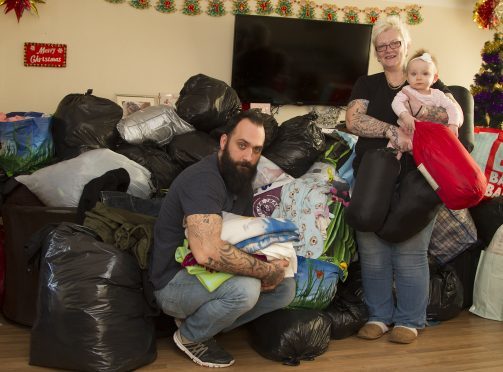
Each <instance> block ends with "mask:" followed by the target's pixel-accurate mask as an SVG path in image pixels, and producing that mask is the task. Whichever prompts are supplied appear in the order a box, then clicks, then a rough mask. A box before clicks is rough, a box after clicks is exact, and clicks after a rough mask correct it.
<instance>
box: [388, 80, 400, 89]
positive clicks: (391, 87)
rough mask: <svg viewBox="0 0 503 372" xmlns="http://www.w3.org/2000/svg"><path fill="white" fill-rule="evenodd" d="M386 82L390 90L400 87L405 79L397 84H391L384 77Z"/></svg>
mask: <svg viewBox="0 0 503 372" xmlns="http://www.w3.org/2000/svg"><path fill="white" fill-rule="evenodd" d="M386 83H387V84H388V87H389V89H391V90H398V89H401V88H402V87H403V85H404V84H405V80H404V81H402V82H401V83H400V84H398V85H391V84H390V82H389V81H388V79H386Z"/></svg>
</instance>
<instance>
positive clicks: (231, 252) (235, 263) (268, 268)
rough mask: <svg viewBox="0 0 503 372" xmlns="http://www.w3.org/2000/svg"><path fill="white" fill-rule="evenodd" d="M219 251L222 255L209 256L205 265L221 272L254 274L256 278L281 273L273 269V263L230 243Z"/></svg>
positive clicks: (274, 275) (269, 276)
mask: <svg viewBox="0 0 503 372" xmlns="http://www.w3.org/2000/svg"><path fill="white" fill-rule="evenodd" d="M219 253H220V255H219V256H220V257H218V259H217V258H213V257H209V258H208V261H207V262H206V263H205V266H207V267H210V268H212V269H214V270H217V271H221V272H226V273H231V274H239V275H244V276H252V277H255V278H265V277H268V278H269V279H271V278H272V277H271V275H272V276H273V277H276V276H279V275H281V272H276V271H274V270H272V269H273V266H272V265H268V264H267V263H265V262H262V261H260V260H257V259H256V258H255V257H253V256H252V255H249V254H248V253H245V252H242V251H240V250H239V249H237V248H236V247H234V246H233V245H231V244H229V243H225V244H224V245H223V246H222V247H221V248H220V252H219Z"/></svg>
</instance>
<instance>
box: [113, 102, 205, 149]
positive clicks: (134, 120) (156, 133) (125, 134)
mask: <svg viewBox="0 0 503 372" xmlns="http://www.w3.org/2000/svg"><path fill="white" fill-rule="evenodd" d="M117 130H118V131H119V133H120V135H121V137H122V138H123V139H124V140H126V141H127V142H129V143H133V144H139V143H143V142H145V141H149V140H150V141H154V142H156V143H157V144H158V145H161V146H162V145H165V144H167V143H169V142H170V141H171V139H172V138H173V137H174V136H176V135H179V134H183V133H187V132H191V131H193V130H195V128H194V127H193V126H192V125H191V124H189V123H187V122H186V121H185V120H183V119H181V118H180V117H179V116H178V115H177V113H176V112H175V109H174V108H173V107H169V106H166V105H158V106H149V107H147V108H145V109H143V110H139V111H136V112H134V113H132V114H131V115H129V116H127V117H125V118H124V119H121V120H120V121H119V123H117Z"/></svg>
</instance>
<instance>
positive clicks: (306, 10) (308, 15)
mask: <svg viewBox="0 0 503 372" xmlns="http://www.w3.org/2000/svg"><path fill="white" fill-rule="evenodd" d="M299 5H300V10H299V13H298V17H299V18H301V19H313V18H314V7H315V5H316V4H314V2H312V1H309V0H301V1H300V3H299Z"/></svg>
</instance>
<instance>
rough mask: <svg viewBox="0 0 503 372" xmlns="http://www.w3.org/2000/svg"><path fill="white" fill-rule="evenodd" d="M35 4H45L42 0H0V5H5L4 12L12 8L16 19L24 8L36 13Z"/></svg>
mask: <svg viewBox="0 0 503 372" xmlns="http://www.w3.org/2000/svg"><path fill="white" fill-rule="evenodd" d="M37 4H45V1H44V0H0V6H2V5H5V14H7V13H9V12H10V11H11V10H14V12H15V13H16V18H17V21H18V22H19V20H20V19H21V17H22V16H23V13H24V11H25V10H28V11H33V13H35V14H36V15H38V9H37Z"/></svg>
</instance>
